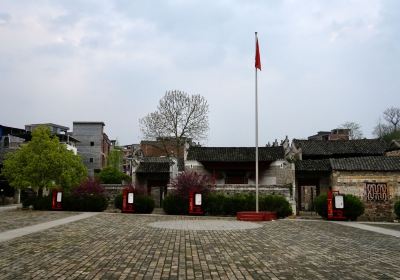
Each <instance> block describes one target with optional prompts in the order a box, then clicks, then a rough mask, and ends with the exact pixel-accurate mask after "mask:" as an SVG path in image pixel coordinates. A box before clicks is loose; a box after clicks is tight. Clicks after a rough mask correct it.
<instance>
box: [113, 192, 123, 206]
mask: <svg viewBox="0 0 400 280" xmlns="http://www.w3.org/2000/svg"><path fill="white" fill-rule="evenodd" d="M114 207H115V208H117V209H119V210H122V193H120V194H117V195H116V196H115V198H114Z"/></svg>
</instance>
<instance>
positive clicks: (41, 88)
mask: <svg viewBox="0 0 400 280" xmlns="http://www.w3.org/2000/svg"><path fill="white" fill-rule="evenodd" d="M396 8H397V9H396ZM0 9H1V10H0V37H1V38H2V44H0V93H1V96H2V100H5V101H6V102H7V104H8V106H6V108H5V109H4V110H3V111H1V112H0V117H1V119H2V120H3V122H5V124H6V125H15V126H20V127H21V126H23V124H25V123H30V122H40V121H49V122H55V123H57V122H59V123H60V124H65V125H70V124H71V123H72V121H74V120H100V121H105V122H106V125H107V126H106V129H107V130H108V131H109V134H110V136H111V137H112V138H114V137H118V138H119V140H120V142H121V143H123V144H125V143H129V142H137V141H138V140H139V129H138V123H137V121H138V119H139V118H140V117H142V116H144V115H145V114H147V113H148V112H151V111H153V110H154V109H155V107H156V105H157V102H158V100H159V99H160V98H161V96H162V95H163V94H164V93H165V91H166V90H169V89H181V90H185V91H187V92H192V93H199V94H202V95H204V96H205V97H206V98H207V100H208V101H209V103H210V107H211V110H212V111H211V113H210V122H211V124H210V127H211V130H210V138H209V141H208V144H210V145H253V144H254V141H253V138H254V137H253V132H252V131H253V130H254V127H253V126H254V125H253V121H254V113H253V112H254V104H253V102H254V67H253V64H254V31H259V34H260V44H261V45H260V46H261V52H262V53H261V58H262V63H263V71H261V73H260V75H259V83H260V108H261V109H260V125H261V128H260V141H261V142H267V140H268V141H272V140H274V139H275V138H280V137H284V136H285V135H287V134H288V135H289V136H290V137H305V136H307V134H310V133H311V134H312V133H314V132H315V131H316V130H322V129H323V130H326V129H328V130H329V129H332V128H334V127H332V126H335V125H337V124H340V123H342V122H344V121H353V120H356V121H359V122H360V123H361V124H362V125H363V127H364V128H365V129H366V130H367V129H369V130H372V126H373V123H374V122H375V120H376V118H377V117H378V116H379V115H380V113H381V111H382V110H384V109H385V107H387V106H392V105H395V104H398V103H400V102H399V101H400V100H399V97H398V94H396V89H398V88H399V86H400V84H399V83H400V82H399V81H398V79H397V77H396V75H393V73H398V71H399V70H400V69H399V67H400V66H398V65H397V64H396V63H395V61H398V60H399V55H400V49H399V46H398V41H399V39H400V36H399V28H398V26H399V17H397V14H396V11H398V10H400V8H399V4H397V3H396V1H394V2H393V1H378V0H372V1H368V2H366V1H362V0H359V1H353V0H347V1H346V0H342V1H329V2H327V1H317V0H307V1H282V2H265V1H251V2H243V1H190V2H188V1H157V2H153V1H147V2H146V1H144V2H143V1H112V2H110V1H61V2H57V3H55V2H53V1H41V2H36V1H35V2H31V1H18V2H15V1H11V0H10V1H4V3H3V4H2V7H1V8H0ZM397 13H398V12H397ZM16 107H18V108H19V110H18V112H16V111H15V110H14V109H13V108H16ZM367 110H370V111H374V113H373V114H372V113H366V111H367ZM365 134H366V135H368V131H366V132H365Z"/></svg>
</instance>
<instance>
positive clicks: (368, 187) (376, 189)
mask: <svg viewBox="0 0 400 280" xmlns="http://www.w3.org/2000/svg"><path fill="white" fill-rule="evenodd" d="M365 196H366V199H367V200H368V201H387V200H388V199H389V198H390V197H389V192H388V187H387V184H386V183H366V184H365Z"/></svg>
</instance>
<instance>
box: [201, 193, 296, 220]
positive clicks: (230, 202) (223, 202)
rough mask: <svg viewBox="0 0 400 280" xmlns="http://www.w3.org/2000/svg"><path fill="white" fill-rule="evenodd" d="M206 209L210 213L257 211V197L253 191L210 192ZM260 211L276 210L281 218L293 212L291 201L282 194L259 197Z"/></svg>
mask: <svg viewBox="0 0 400 280" xmlns="http://www.w3.org/2000/svg"><path fill="white" fill-rule="evenodd" d="M204 207H205V211H206V212H207V213H208V214H210V215H230V216H235V215H236V213H237V212H241V211H255V210H256V197H255V195H254V194H253V193H235V194H233V195H226V194H223V193H218V192H216V193H210V194H209V195H208V196H207V198H206V199H205V206H204ZM259 209H260V211H275V212H277V216H278V217H279V218H284V217H287V216H289V215H290V214H292V207H291V206H290V204H289V202H288V201H287V200H286V199H285V198H284V197H283V196H280V195H262V196H260V197H259Z"/></svg>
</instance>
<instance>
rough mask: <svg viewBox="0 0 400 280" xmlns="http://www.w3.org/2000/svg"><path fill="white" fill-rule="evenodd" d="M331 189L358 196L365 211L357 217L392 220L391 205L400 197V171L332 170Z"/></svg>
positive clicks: (370, 219)
mask: <svg viewBox="0 0 400 280" xmlns="http://www.w3.org/2000/svg"><path fill="white" fill-rule="evenodd" d="M331 180H332V190H333V191H339V192H340V193H344V194H353V195H355V196H357V197H359V198H360V199H361V200H362V202H363V203H364V205H365V213H364V215H362V216H361V217H360V218H359V219H360V220H369V221H393V219H394V218H395V215H394V213H393V205H394V203H395V201H397V200H398V199H400V172H349V171H333V172H332V177H331Z"/></svg>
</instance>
